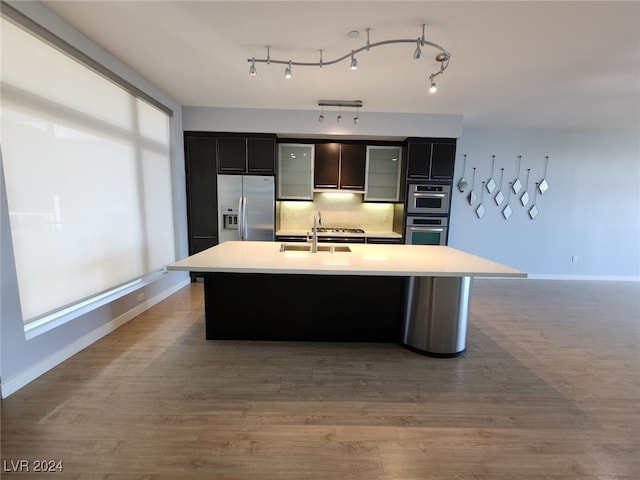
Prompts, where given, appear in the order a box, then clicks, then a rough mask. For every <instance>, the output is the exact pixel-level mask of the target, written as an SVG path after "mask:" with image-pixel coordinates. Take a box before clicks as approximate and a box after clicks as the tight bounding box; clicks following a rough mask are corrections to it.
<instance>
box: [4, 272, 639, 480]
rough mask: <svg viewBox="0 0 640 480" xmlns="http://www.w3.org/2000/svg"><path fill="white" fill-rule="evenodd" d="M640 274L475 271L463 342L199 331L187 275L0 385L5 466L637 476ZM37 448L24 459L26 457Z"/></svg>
mask: <svg viewBox="0 0 640 480" xmlns="http://www.w3.org/2000/svg"><path fill="white" fill-rule="evenodd" d="M639 298H640V289H639V285H638V284H637V283H627V282H624V283H617V282H565V281H541V280H488V279H483V280H476V282H475V284H474V293H473V299H472V304H471V305H472V306H471V312H472V313H471V317H470V325H469V337H468V349H467V352H466V353H465V355H464V356H462V357H459V358H453V359H435V358H429V357H423V356H420V355H417V354H415V353H413V352H410V351H408V350H405V349H403V348H401V347H400V346H397V345H394V344H375V343H373V344H351V343H343V344H341V343H278V342H237V341H206V340H204V311H203V298H202V284H201V283H197V284H191V285H190V286H188V287H186V288H184V289H183V290H181V291H180V292H178V293H177V294H175V295H173V296H171V297H170V298H168V299H167V300H165V301H163V302H161V303H160V304H158V305H157V306H155V307H153V308H152V309H150V310H149V311H147V312H145V313H144V314H142V315H140V316H139V317H137V318H135V319H134V320H132V321H131V322H129V323H128V324H126V325H125V326H123V327H121V328H120V329H118V330H117V331H115V332H113V333H112V334H110V335H108V336H107V337H105V338H103V339H102V340H100V341H99V342H97V343H95V344H94V345H92V346H91V347H89V348H87V349H86V350H84V351H82V352H80V353H79V354H78V355H76V356H74V357H73V358H71V359H69V360H68V361H66V362H65V363H63V364H62V365H60V366H59V367H57V368H55V369H54V370H52V371H50V372H49V373H47V374H46V375H44V376H42V377H40V378H39V379H37V380H35V381H34V382H32V383H31V384H29V385H28V386H26V387H25V388H23V389H22V390H20V391H18V392H17V393H15V394H13V395H12V396H11V397H9V398H8V399H5V400H3V401H2V424H1V429H2V430H1V433H2V443H1V446H2V450H1V457H2V461H3V464H2V468H3V470H11V465H12V464H11V463H10V462H12V461H13V462H17V461H18V460H20V459H26V460H28V461H29V462H33V461H34V460H62V461H63V462H64V464H63V465H64V470H63V471H62V472H58V473H49V474H43V473H39V474H36V473H11V472H7V471H3V472H1V475H2V478H5V477H6V478H25V479H26V478H44V479H48V478H50V479H63V478H64V479H77V480H80V479H82V480H94V479H95V480H97V479H101V480H104V479H122V480H134V479H135V480H139V479H152V480H160V479H177V480H181V479H185V480H187V479H189V480H200V479H220V480H256V479H264V480H276V479H283V480H294V479H295V480H304V479H313V480H321V479H322V480H324V479H341V480H342V479H344V480H362V479H376V480H418V479H425V480H427V479H441V480H454V479H455V480H542V479H545V480H569V479H583V480H595V479H598V480H631V479H634V480H637V479H638V478H640V454H639V453H640V424H639V422H640V375H639V373H638V372H639V370H640V369H639V368H638V367H639V355H638V352H639V350H638V342H639V341H640V335H639V333H640V318H639V317H640V300H638V299H639ZM30 465H31V466H33V463H30Z"/></svg>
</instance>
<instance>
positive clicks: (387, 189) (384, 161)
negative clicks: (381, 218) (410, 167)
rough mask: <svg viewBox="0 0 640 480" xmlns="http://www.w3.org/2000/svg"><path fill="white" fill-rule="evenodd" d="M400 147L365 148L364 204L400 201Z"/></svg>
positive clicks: (370, 146)
mask: <svg viewBox="0 0 640 480" xmlns="http://www.w3.org/2000/svg"><path fill="white" fill-rule="evenodd" d="M401 166H402V147H400V146H374V145H369V146H367V166H366V180H365V194H364V200H365V202H398V201H400V181H401V178H400V177H401V171H402V168H401Z"/></svg>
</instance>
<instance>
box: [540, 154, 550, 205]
mask: <svg viewBox="0 0 640 480" xmlns="http://www.w3.org/2000/svg"><path fill="white" fill-rule="evenodd" d="M548 165H549V155H547V156H545V157H544V173H543V174H542V180H540V184H539V185H538V191H539V192H540V195H543V194H544V192H546V191H547V190H548V189H549V183H547V166H548Z"/></svg>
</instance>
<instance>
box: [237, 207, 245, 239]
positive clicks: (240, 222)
mask: <svg viewBox="0 0 640 480" xmlns="http://www.w3.org/2000/svg"><path fill="white" fill-rule="evenodd" d="M242 198H243V197H240V198H238V236H239V240H240V241H243V240H244V225H243V220H244V216H243V214H242V206H243V204H242Z"/></svg>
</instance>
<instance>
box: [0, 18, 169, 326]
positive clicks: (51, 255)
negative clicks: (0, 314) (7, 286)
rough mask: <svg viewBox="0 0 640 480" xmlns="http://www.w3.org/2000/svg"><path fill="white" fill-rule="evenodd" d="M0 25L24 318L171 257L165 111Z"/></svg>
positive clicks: (4, 121)
mask: <svg viewBox="0 0 640 480" xmlns="http://www.w3.org/2000/svg"><path fill="white" fill-rule="evenodd" d="M1 22H2V24H1V35H2V42H1V45H2V47H1V48H2V52H1V53H2V56H1V58H2V64H1V70H0V74H1V80H2V82H1V88H2V91H1V92H0V95H1V97H0V98H1V101H2V103H1V104H0V107H1V108H0V113H1V117H0V128H1V130H0V141H1V147H2V162H3V168H4V175H5V182H6V191H7V201H8V210H9V216H10V223H11V236H12V240H13V251H14V255H15V262H16V270H17V277H18V287H19V292H20V304H21V307H22V313H23V318H24V321H25V322H31V321H35V320H41V319H42V318H43V317H49V316H51V314H52V313H53V314H54V316H55V312H59V311H62V310H64V309H67V308H68V307H70V306H71V307H73V305H76V304H78V303H80V302H85V304H86V301H87V300H88V301H91V299H92V298H95V297H96V296H97V295H100V294H104V293H105V292H110V291H112V290H113V289H116V290H117V289H118V287H121V286H122V285H126V284H128V283H130V282H132V281H135V280H136V279H139V278H141V277H143V276H145V275H147V274H149V273H150V272H153V271H157V270H160V269H161V268H162V267H164V266H165V265H166V264H167V263H170V262H172V261H174V260H175V245H174V225H173V214H172V211H173V210H172V195H171V191H172V187H171V172H170V154H171V145H170V120H171V119H170V116H169V114H168V113H167V112H166V111H163V110H162V109H160V108H157V107H156V106H154V105H151V104H150V103H148V102H147V101H145V100H143V99H141V98H139V96H137V95H134V94H132V93H131V92H130V90H128V89H125V88H123V87H122V86H120V85H119V84H117V83H115V82H114V81H112V80H111V79H108V78H106V77H105V76H104V75H102V74H99V73H97V72H96V71H95V70H94V69H92V68H88V67H87V65H85V64H84V63H82V62H80V61H78V60H77V59H75V58H74V57H72V56H70V55H68V54H67V53H65V52H63V51H62V50H61V49H60V48H57V47H54V46H52V45H51V44H49V43H48V42H45V41H43V40H42V39H41V38H40V36H36V35H34V34H32V33H31V32H30V31H28V30H26V29H24V28H22V27H21V26H18V25H17V24H15V23H13V22H11V21H9V20H8V19H7V18H2V19H1ZM65 311H68V310H65Z"/></svg>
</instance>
